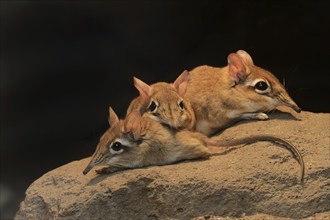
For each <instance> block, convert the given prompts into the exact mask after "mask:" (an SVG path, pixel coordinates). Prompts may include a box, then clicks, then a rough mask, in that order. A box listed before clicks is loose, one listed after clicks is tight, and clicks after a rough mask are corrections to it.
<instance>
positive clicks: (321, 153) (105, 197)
mask: <svg viewBox="0 0 330 220" xmlns="http://www.w3.org/2000/svg"><path fill="white" fill-rule="evenodd" d="M270 118H271V119H270V120H267V121H246V122H241V123H239V124H237V125H235V126H233V127H231V128H229V129H227V130H225V131H224V132H222V133H221V134H220V135H221V136H222V137H223V138H224V139H232V138H239V137H245V136H248V135H255V134H271V135H276V136H279V137H282V138H284V139H287V140H288V141H290V142H291V143H293V144H294V145H296V146H297V147H298V148H299V149H300V151H301V153H302V155H303V158H304V160H305V165H306V174H305V184H304V185H301V184H300V183H299V181H298V177H299V170H300V167H299V164H298V162H297V161H296V160H295V159H294V157H293V155H292V154H291V153H290V152H289V151H288V150H286V149H285V148H282V147H280V146H279V145H277V144H274V143H270V142H259V143H256V144H250V145H247V146H245V147H243V148H239V149H236V150H233V151H231V152H229V153H227V154H224V155H218V156H213V157H211V158H210V159H208V160H194V161H186V162H181V163H177V164H172V165H166V166H151V167H145V168H141V169H132V170H126V171H121V172H117V173H114V174H110V175H97V174H96V173H95V172H93V171H92V172H90V173H89V174H88V175H86V176H84V175H83V174H82V171H83V169H84V168H85V167H86V165H87V163H88V162H89V158H86V159H82V160H80V161H73V162H71V163H69V164H66V165H64V166H61V167H59V168H57V169H55V170H52V171H50V172H48V173H46V174H44V175H43V176H42V177H40V178H39V179H37V180H36V181H35V182H34V183H32V184H31V186H30V187H29V188H28V189H27V191H26V197H25V200H24V201H22V202H21V204H20V209H19V211H18V212H17V214H16V217H15V219H17V220H19V219H88V220H89V219H191V218H196V219H220V217H216V216H222V217H225V218H221V219H235V218H239V219H255V218H258V219H269V218H271V217H274V218H275V217H278V219H286V218H307V217H309V218H307V219H316V218H318V217H320V218H325V217H329V213H330V212H329V210H330V114H328V113H319V114H316V113H311V112H302V113H300V114H294V113H292V114H290V113H286V112H274V113H272V114H271V115H270ZM317 213H321V214H317ZM313 216H314V217H315V216H316V217H315V218H314V217H313ZM240 217H242V218H240Z"/></svg>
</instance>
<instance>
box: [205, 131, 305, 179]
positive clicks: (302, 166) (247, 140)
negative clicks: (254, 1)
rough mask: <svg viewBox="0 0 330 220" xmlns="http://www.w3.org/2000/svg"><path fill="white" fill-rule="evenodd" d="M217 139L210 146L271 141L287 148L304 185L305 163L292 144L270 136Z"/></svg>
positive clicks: (212, 140)
mask: <svg viewBox="0 0 330 220" xmlns="http://www.w3.org/2000/svg"><path fill="white" fill-rule="evenodd" d="M218 139H219V137H217V138H212V139H211V142H210V143H211V145H217V146H226V147H230V146H237V145H241V144H252V143H256V142H258V141H271V142H274V143H278V144H280V145H282V146H284V147H285V148H287V149H288V150H290V151H291V152H292V153H293V155H294V156H295V158H296V160H297V161H298V163H299V164H300V169H301V172H300V181H301V183H302V184H303V183H304V175H305V163H304V160H303V157H302V156H301V153H300V152H299V150H298V148H297V147H296V146H294V145H293V144H291V143H290V142H288V141H286V140H284V139H282V138H279V137H275V136H271V135H254V136H250V137H245V138H239V139H235V140H229V141H226V140H218Z"/></svg>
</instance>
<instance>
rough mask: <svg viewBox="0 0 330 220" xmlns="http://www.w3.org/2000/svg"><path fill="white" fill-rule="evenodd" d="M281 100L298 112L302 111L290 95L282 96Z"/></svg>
mask: <svg viewBox="0 0 330 220" xmlns="http://www.w3.org/2000/svg"><path fill="white" fill-rule="evenodd" d="M280 100H281V103H282V105H284V106H288V107H290V108H292V109H293V110H295V111H296V112H298V113H300V112H301V109H300V108H299V106H298V105H297V104H296V103H295V102H294V101H293V100H292V99H291V98H290V97H289V96H281V97H280Z"/></svg>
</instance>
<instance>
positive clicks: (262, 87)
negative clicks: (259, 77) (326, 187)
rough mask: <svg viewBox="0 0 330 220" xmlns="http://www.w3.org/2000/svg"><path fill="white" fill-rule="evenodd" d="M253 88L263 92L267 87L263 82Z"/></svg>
mask: <svg viewBox="0 0 330 220" xmlns="http://www.w3.org/2000/svg"><path fill="white" fill-rule="evenodd" d="M254 88H255V89H257V90H260V91H265V90H266V89H268V85H267V83H266V82H264V81H259V82H257V83H256V84H255V85H254Z"/></svg>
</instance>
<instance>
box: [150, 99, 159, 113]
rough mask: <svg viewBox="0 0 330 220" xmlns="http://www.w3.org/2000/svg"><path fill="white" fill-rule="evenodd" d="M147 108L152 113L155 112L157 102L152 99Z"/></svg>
mask: <svg viewBox="0 0 330 220" xmlns="http://www.w3.org/2000/svg"><path fill="white" fill-rule="evenodd" d="M148 109H149V110H150V111H151V112H152V113H155V112H156V110H157V104H156V103H155V102H154V101H151V103H150V105H149V107H148Z"/></svg>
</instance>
